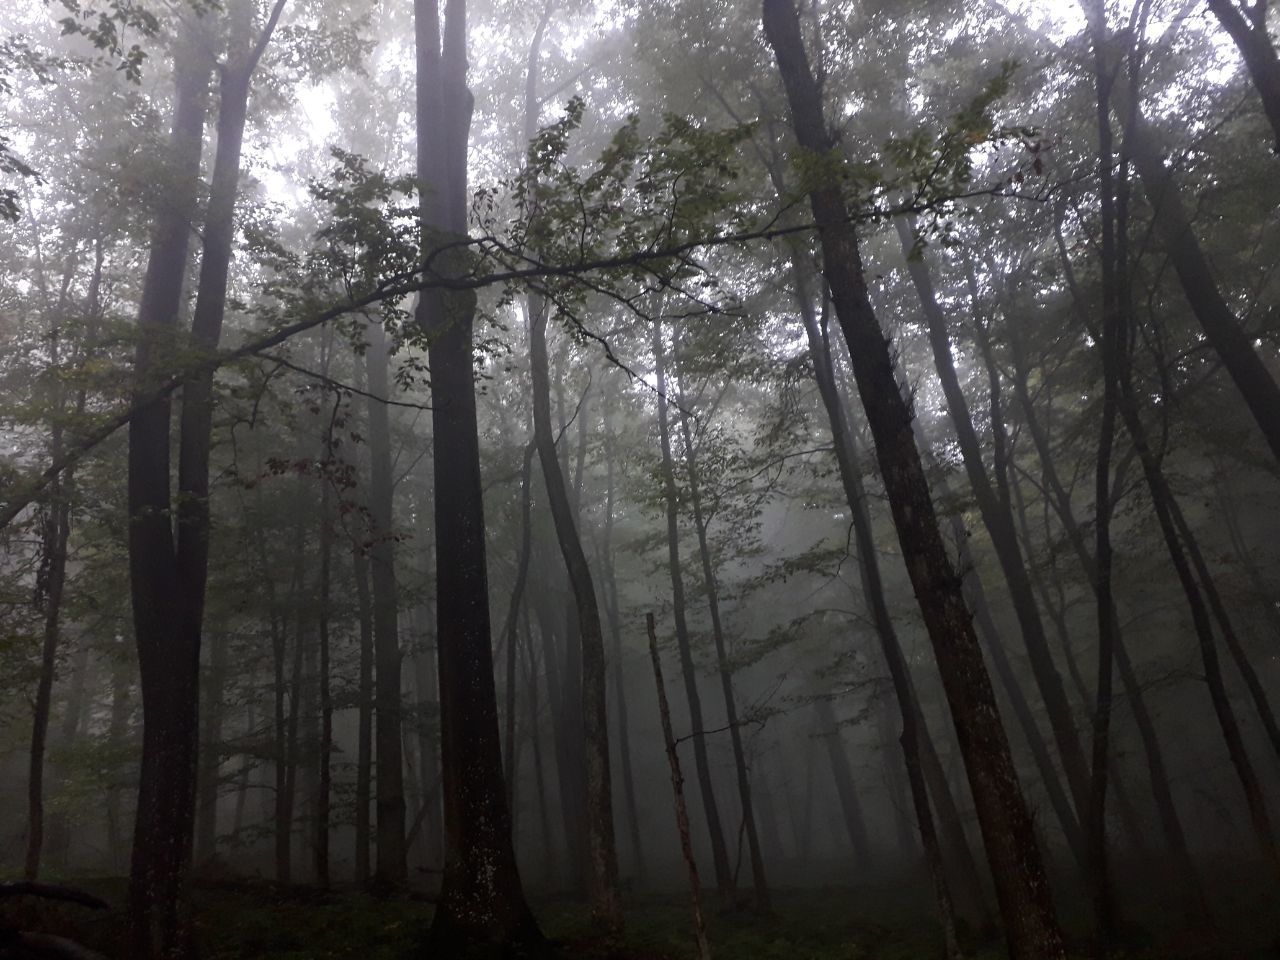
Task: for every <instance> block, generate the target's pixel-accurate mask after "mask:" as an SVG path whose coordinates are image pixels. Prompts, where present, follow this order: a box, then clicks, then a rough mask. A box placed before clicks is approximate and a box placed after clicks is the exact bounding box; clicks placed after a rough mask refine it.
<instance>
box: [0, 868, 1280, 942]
mask: <svg viewBox="0 0 1280 960" xmlns="http://www.w3.org/2000/svg"><path fill="white" fill-rule="evenodd" d="M1234 876H1235V877H1236V879H1235V880H1234V881H1233V882H1232V883H1231V884H1230V885H1229V886H1227V885H1226V884H1224V883H1219V884H1217V885H1216V886H1215V885H1214V884H1213V877H1212V875H1210V876H1207V877H1206V882H1207V885H1208V886H1209V888H1210V890H1211V893H1212V895H1213V898H1214V900H1215V902H1216V903H1218V904H1221V905H1222V907H1221V908H1220V909H1219V910H1218V915H1219V919H1218V928H1217V930H1215V931H1210V932H1206V933H1199V934H1192V933H1190V932H1188V931H1187V930H1186V929H1185V924H1184V923H1183V918H1182V917H1181V916H1180V915H1179V914H1178V912H1176V911H1174V910H1166V909H1163V908H1162V906H1161V904H1160V900H1161V899H1163V898H1162V897H1161V896H1160V895H1159V894H1158V893H1154V892H1153V891H1154V890H1155V888H1156V886H1157V885H1156V884H1147V885H1146V886H1145V888H1143V889H1145V891H1146V892H1147V893H1150V894H1152V895H1151V896H1150V897H1149V902H1148V903H1147V904H1146V906H1145V907H1143V909H1142V910H1141V911H1133V910H1131V911H1130V913H1129V914H1127V915H1126V920H1127V921H1128V927H1127V930H1126V934H1125V942H1124V943H1123V945H1121V946H1120V947H1119V948H1118V949H1117V951H1116V952H1115V953H1114V954H1113V956H1115V957H1116V958H1118V960H1119V958H1122V960H1280V910H1278V909H1277V907H1276V905H1275V899H1276V895H1277V890H1276V887H1275V884H1274V882H1273V881H1267V880H1264V879H1263V877H1261V876H1258V877H1256V878H1254V879H1253V880H1252V881H1250V882H1244V881H1241V880H1240V879H1239V874H1238V871H1237V872H1236V873H1235V874H1234ZM75 883H76V885H77V886H78V887H80V888H82V889H85V890H88V891H90V892H92V893H95V894H97V895H98V896H101V897H102V898H103V899H105V900H107V901H108V902H109V903H112V904H114V905H119V904H122V903H123V900H124V893H125V884H124V881H123V880H118V879H110V880H79V881H75ZM1130 889H1131V890H1134V891H1135V892H1134V895H1135V896H1136V897H1139V898H1140V897H1141V894H1142V892H1143V890H1140V889H1139V890H1135V888H1133V887H1131V888H1130ZM774 899H775V912H774V914H773V915H772V916H761V915H758V914H756V913H755V912H754V911H752V910H750V909H749V908H745V907H738V908H732V907H728V906H724V905H718V902H717V901H716V899H715V898H714V895H713V896H712V897H711V898H710V899H709V902H708V919H709V925H710V931H709V934H710V941H711V946H712V952H713V954H714V955H715V957H716V960H725V958H727V960H940V958H941V955H942V951H941V946H940V939H939V937H938V934H937V930H936V924H934V923H933V922H932V920H931V918H929V917H928V916H927V915H922V914H921V912H920V909H919V905H918V904H916V903H913V902H910V901H909V900H908V899H906V898H904V897H903V896H902V895H901V891H898V892H897V893H895V891H894V890H893V889H892V888H890V887H885V886H882V885H880V886H875V887H867V888H863V889H859V888H850V887H841V888H837V887H827V888H824V889H820V890H800V889H781V890H778V891H777V892H776V893H775V896H774ZM1268 900H1270V901H1271V902H1272V905H1271V906H1270V907H1267V906H1266V903H1267V901H1268ZM195 902H196V910H197V929H198V936H199V939H200V942H201V946H202V957H203V958H204V960H242V958H243V960H248V958H264V960H338V958H343V960H357V958H359V960H407V958H409V957H413V958H415V960H422V958H424V957H425V953H424V952H423V948H422V947H421V946H420V944H422V943H423V942H424V941H425V934H426V930H427V927H428V925H429V923H430V920H431V911H432V907H431V904H430V903H428V902H426V901H424V900H421V899H399V900H389V899H377V898H374V897H371V896H368V895H365V894H360V893H355V892H341V891H334V892H331V893H322V892H320V891H317V890H313V889H308V888H305V887H293V888H281V887H278V886H276V885H274V884H270V883H266V882H262V881H249V880H246V881H224V882H219V883H201V884H199V885H197V887H196V889H195ZM534 909H535V912H536V913H537V915H538V919H539V921H540V923H541V924H542V928H543V930H544V931H545V932H546V934H547V935H548V937H551V938H553V939H554V940H555V941H556V942H557V943H558V944H560V953H561V955H562V956H564V957H565V958H579V957H581V958H593V960H685V958H690V960H691V958H693V957H695V950H694V946H693V937H692V926H691V923H690V920H689V909H688V903H687V900H686V899H685V898H683V896H682V895H681V894H678V893H672V894H666V895H657V894H649V895H633V896H631V897H629V898H628V900H627V903H626V923H627V928H626V932H625V934H624V935H623V936H622V938H621V939H619V940H614V941H610V940H606V939H602V938H601V937H599V936H598V935H596V934H594V933H593V932H592V929H591V926H590V923H589V920H588V917H587V913H586V911H585V909H584V908H583V907H582V906H581V905H580V904H577V903H574V902H573V901H571V900H567V899H560V898H549V899H548V898H537V899H535V901H534ZM1067 909H1068V910H1070V906H1069V905H1068V906H1067ZM0 910H2V911H3V915H4V919H5V921H7V922H8V923H11V924H15V925H17V926H19V927H20V928H25V929H32V930H44V931H46V932H51V933H59V934H63V935H67V936H71V937H74V938H75V939H77V940H79V941H81V942H82V943H84V944H86V945H88V946H91V947H94V948H96V949H98V950H101V951H103V952H104V953H106V954H107V955H108V956H109V957H113V958H115V957H119V958H124V956H125V955H124V954H123V953H122V952H121V951H120V949H119V947H118V944H119V943H120V942H121V934H122V932H123V916H122V913H121V912H120V911H119V910H118V909H117V910H112V911H111V912H109V913H106V912H95V911H92V910H88V909H85V908H83V907H78V906H69V905H59V904H49V903H45V902H37V901H33V900H28V899H23V900H21V901H11V902H7V903H5V904H3V905H2V906H0ZM1137 913H1140V914H1141V915H1135V914H1137ZM1080 932H1082V931H1080ZM966 941H967V942H966V943H965V947H966V954H967V956H968V957H969V958H971V960H997V958H1000V957H1003V956H1004V951H1003V945H1002V943H1001V942H1000V941H999V940H998V939H996V940H989V941H987V942H976V941H975V939H974V938H973V937H972V936H967V937H966ZM1075 945H1076V948H1077V949H1076V951H1075V954H1074V955H1078V956H1080V957H1082V958H1083V957H1087V956H1090V951H1089V950H1088V945H1087V943H1086V942H1085V941H1084V940H1083V939H1082V938H1081V939H1077V940H1076V944H1075Z"/></svg>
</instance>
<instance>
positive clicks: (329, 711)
mask: <svg viewBox="0 0 1280 960" xmlns="http://www.w3.org/2000/svg"><path fill="white" fill-rule="evenodd" d="M327 358H328V353H327V352H326V362H325V366H326V368H327V366H328V360H327ZM341 402H342V398H341V397H340V396H339V397H337V398H336V399H335V401H334V404H335V406H334V411H333V414H332V416H331V417H330V418H329V423H328V426H327V427H326V429H325V434H324V454H323V459H322V461H321V463H320V531H319V540H320V571H319V574H318V576H319V583H318V584H317V589H316V593H317V594H318V596H319V600H320V602H319V605H318V609H317V610H316V634H317V641H318V646H319V650H318V655H319V658H320V662H319V663H318V664H317V670H316V672H317V674H318V676H317V680H318V681H319V688H320V690H319V699H320V742H319V743H318V744H317V754H318V755H317V757H316V764H317V767H318V770H317V779H316V825H315V845H316V849H315V865H316V883H317V884H319V885H320V887H321V888H325V889H327V888H328V886H329V880H330V877H329V831H330V829H331V824H330V819H331V818H330V790H331V786H332V770H331V769H330V768H331V763H332V757H333V694H332V692H331V690H330V688H329V679H330V678H329V671H330V666H329V621H330V619H331V617H332V613H333V611H332V609H331V605H330V591H331V589H332V568H333V535H334V523H335V517H334V514H333V473H334V471H335V469H336V467H337V465H336V463H335V462H334V455H333V428H334V420H335V419H336V418H337V416H338V404H340V403H341Z"/></svg>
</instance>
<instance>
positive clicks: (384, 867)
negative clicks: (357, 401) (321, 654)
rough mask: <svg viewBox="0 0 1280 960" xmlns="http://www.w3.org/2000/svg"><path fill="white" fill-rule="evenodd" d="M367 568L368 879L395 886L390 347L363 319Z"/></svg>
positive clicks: (399, 777)
mask: <svg viewBox="0 0 1280 960" xmlns="http://www.w3.org/2000/svg"><path fill="white" fill-rule="evenodd" d="M366 333H367V335H368V338H369V347H368V349H367V350H366V351H365V367H366V375H367V376H368V380H369V393H370V398H369V404H368V416H369V460H370V472H369V514H370V523H371V528H372V529H371V531H370V536H371V541H372V543H371V546H370V547H369V570H370V573H371V581H372V585H373V648H374V657H375V660H376V670H375V671H374V675H375V678H374V730H373V739H374V752H375V754H376V755H377V762H376V763H375V765H374V779H375V784H374V786H375V790H374V793H375V797H376V801H375V809H376V810H377V820H376V824H377V827H376V830H377V845H376V847H377V855H378V856H377V862H376V866H375V868H374V882H375V883H376V884H378V885H379V886H383V887H387V888H394V887H398V886H401V885H402V884H404V883H405V882H406V881H407V880H408V877H409V864H408V859H407V851H406V848H405V823H404V818H405V803H404V755H403V750H402V746H401V731H400V726H401V704H400V627H399V616H400V603H399V595H398V591H397V586H396V570H395V554H396V551H395V539H396V534H395V521H394V517H393V512H392V498H393V495H394V491H393V489H392V486H393V478H392V475H391V473H392V466H391V419H390V414H389V411H388V408H387V404H386V400H387V399H388V398H389V396H390V394H389V387H388V371H387V367H388V365H389V363H390V347H389V345H388V343H387V336H386V332H385V331H384V330H383V329H382V326H381V324H378V323H371V324H369V326H368V328H367V330H366Z"/></svg>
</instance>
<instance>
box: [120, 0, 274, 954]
mask: <svg viewBox="0 0 1280 960" xmlns="http://www.w3.org/2000/svg"><path fill="white" fill-rule="evenodd" d="M284 3H285V0H277V2H276V4H275V6H274V7H273V8H272V10H271V14H270V16H269V17H268V20H267V22H266V24H265V26H264V27H263V29H262V31H261V32H260V34H259V35H258V37H257V38H256V40H254V39H253V37H252V28H253V22H252V12H253V11H252V6H251V5H250V4H248V3H238V4H236V5H234V6H232V7H231V8H230V9H229V11H228V13H229V16H230V18H231V37H232V40H231V53H230V55H229V59H228V62H227V63H226V64H224V65H223V69H222V71H221V97H220V100H219V108H218V121H217V123H218V127H217V129H218V146H217V153H216V155H215V157H214V166H213V175H212V182H211V184H210V190H209V202H208V206H207V209H206V212H205V222H204V229H203V231H202V236H203V240H204V254H203V256H202V257H201V261H200V278H199V287H198V292H197V296H196V306H195V312H194V316H193V319H192V327H191V341H192V344H193V345H194V346H195V348H196V349H197V350H200V351H213V350H214V349H216V347H217V344H218V340H219V338H220V336H221V331H222V319H223V314H224V312H225V305H226V294H227V279H228V276H229V271H230V263H231V246H232V240H233V238H234V231H235V217H234V214H235V201H236V193H237V189H238V183H239V176H240V148H241V143H242V140H243V134H244V124H245V117H246V113H247V109H248V97H249V84H250V81H251V79H252V76H253V72H254V70H255V69H256V67H257V63H258V60H259V58H260V57H261V55H262V52H263V50H264V49H265V48H266V45H267V43H268V42H269V41H270V38H271V34H272V32H273V30H274V28H275V25H276V23H277V22H278V20H279V17H280V13H281V12H282V10H283V8H284ZM184 31H185V33H184V36H183V38H182V40H181V41H180V45H179V48H178V51H177V53H176V55H175V67H176V74H177V98H176V101H175V106H174V122H173V129H172V133H171V138H170V149H171V153H172V156H173V160H174V164H175V170H174V172H175V174H176V182H175V184H174V185H173V186H172V187H171V188H170V191H168V192H167V203H166V205H165V207H164V212H163V213H162V214H160V215H159V217H158V219H157V221H156V224H155V228H154V232H153V234H152V241H151V250H150V252H149V255H148V262H147V273H146V277H145V279H144V281H143V292H142V302H141V304H140V306H139V310H138V327H139V330H140V332H141V339H140V341H139V344H138V348H137V356H136V361H135V378H136V383H135V398H136V399H139V400H140V399H141V398H143V397H146V396H148V394H149V393H150V391H151V390H152V389H153V388H154V386H155V381H156V379H157V378H158V375H162V371H164V370H165V369H166V368H167V366H168V361H169V360H170V359H171V358H170V357H168V356H167V353H168V349H167V348H170V347H172V346H174V345H175V344H176V337H175V334H176V333H177V318H178V310H179V305H180V300H181V294H182V284H183V278H184V274H185V271H186V261H187V254H188V247H189V237H190V235H191V233H192V232H193V230H192V225H193V222H194V220H195V216H196V212H197V204H196V196H197V183H198V178H199V170H200V154H201V152H202V148H203V135H204V120H205V112H206V107H207V100H208V89H209V74H210V71H211V69H212V62H211V60H210V57H209V53H208V49H207V44H208V43H209V42H210V41H209V38H208V35H207V30H206V28H204V27H203V26H201V25H198V24H197V23H196V22H195V21H194V20H192V21H188V25H187V26H186V27H184ZM212 391H213V372H212V370H211V369H210V370H209V371H207V372H206V373H203V374H200V375H198V376H194V377H191V378H189V379H188V380H187V381H186V382H185V383H184V384H183V403H182V416H181V439H180V443H179V449H178V497H177V501H176V503H171V502H170V477H169V468H170V454H169V445H170V436H169V434H170V404H169V401H168V400H153V401H151V402H150V403H147V404H145V406H144V408H143V409H142V410H140V411H139V412H138V413H136V414H135V415H134V417H133V419H132V420H131V421H130V423H129V454H128V514H129V521H130V522H129V574H130V586H131V594H132V601H133V613H134V629H135V634H136V637H137V645H138V663H139V668H140V672H141V677H142V712H143V747H142V753H143V757H142V770H141V776H140V781H139V791H138V813H137V822H136V826H135V830H134V851H133V862H132V865H131V870H130V881H129V917H130V928H131V941H132V945H133V955H134V956H136V957H138V958H145V957H153V956H164V957H166V958H169V960H172V958H178V957H185V956H189V955H191V954H192V952H193V951H194V944H193V941H192V931H191V923H190V916H189V908H188V906H187V905H186V903H185V900H186V881H187V875H188V873H189V871H190V864H191V856H192V849H191V847H192V840H193V831H194V819H195V786H196V785H195V780H196V768H197V756H198V753H199V666H200V633H201V624H202V620H203V615H204V598H205V585H206V581H207V578H208V561H209V499H208V498H209V447H210V437H211V432H212V415H213V403H212ZM175 517H176V521H177V522H176V525H175V524H174V522H173V521H174V518H175Z"/></svg>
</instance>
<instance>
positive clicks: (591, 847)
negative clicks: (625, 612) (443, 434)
mask: <svg viewBox="0 0 1280 960" xmlns="http://www.w3.org/2000/svg"><path fill="white" fill-rule="evenodd" d="M547 312H548V311H547V309H546V304H544V303H540V304H536V306H535V310H534V312H533V314H532V316H531V317H530V323H529V343H530V347H529V353H530V371H531V374H532V377H533V435H534V441H535V443H536V445H537V448H538V461H539V463H540V464H541V466H542V479H543V481H544V484H545V486H546V490H547V502H548V505H549V506H550V508H551V516H552V519H553V521H554V523H555V529H556V540H557V541H558V542H559V544H560V554H561V556H562V557H563V558H564V565H565V570H566V572H567V574H568V577H569V583H570V585H571V586H572V588H573V596H574V601H575V609H576V612H577V620H578V636H579V640H580V642H581V648H582V724H583V739H584V741H585V743H584V745H585V751H584V753H585V760H586V763H585V771H584V772H585V784H584V786H585V803H586V811H587V817H586V836H587V862H588V870H587V877H588V887H589V893H590V898H591V911H592V917H593V919H594V920H595V922H596V923H598V924H601V925H602V926H604V927H605V928H607V929H611V930H617V929H621V927H622V907H621V903H620V902H619V897H618V852H617V847H616V845H615V841H614V832H613V796H612V791H613V786H612V780H611V778H610V773H609V726H608V706H607V703H606V698H605V688H606V685H607V683H608V676H607V674H606V668H605V656H604V630H603V627H602V626H601V623H600V607H599V604H598V603H597V601H596V591H595V584H594V582H593V581H592V577H591V568H590V566H589V565H588V563H587V556H586V552H585V551H584V550H583V549H582V538H581V536H580V535H579V533H578V527H577V521H576V520H575V518H574V512H575V511H574V509H573V507H572V505H571V504H570V503H569V495H568V490H567V489H566V486H565V481H564V474H563V473H562V472H561V469H560V460H559V458H558V457H557V456H556V440H555V436H554V434H553V433H552V429H551V383H550V372H549V367H548V361H547Z"/></svg>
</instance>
